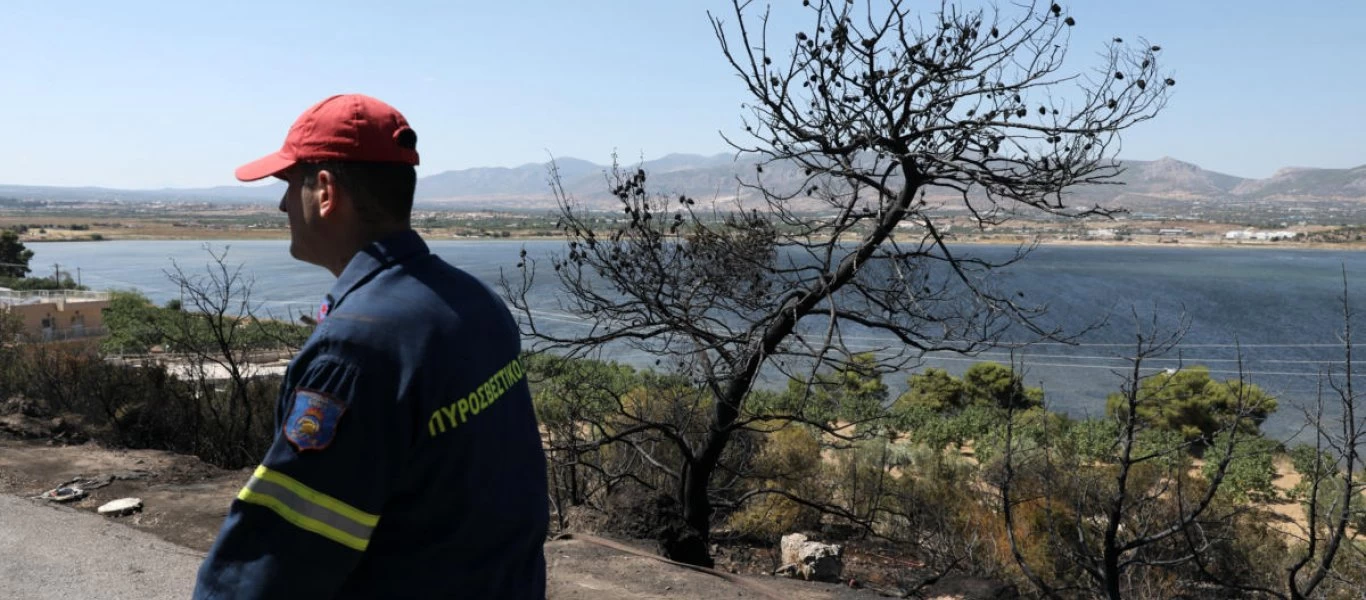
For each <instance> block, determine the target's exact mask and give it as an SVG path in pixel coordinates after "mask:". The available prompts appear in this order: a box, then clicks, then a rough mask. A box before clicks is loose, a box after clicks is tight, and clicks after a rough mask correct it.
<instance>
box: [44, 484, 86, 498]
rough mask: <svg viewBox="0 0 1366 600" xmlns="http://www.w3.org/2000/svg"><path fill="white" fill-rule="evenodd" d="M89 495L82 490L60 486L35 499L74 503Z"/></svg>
mask: <svg viewBox="0 0 1366 600" xmlns="http://www.w3.org/2000/svg"><path fill="white" fill-rule="evenodd" d="M89 495H90V492H87V491H86V490H84V489H82V488H79V487H74V486H66V485H60V486H57V487H55V488H52V489H50V490H48V491H46V492H43V493H41V494H39V495H38V496H37V498H38V499H39V500H47V501H49V502H75V501H77V500H80V499H81V498H84V497H86V496H89Z"/></svg>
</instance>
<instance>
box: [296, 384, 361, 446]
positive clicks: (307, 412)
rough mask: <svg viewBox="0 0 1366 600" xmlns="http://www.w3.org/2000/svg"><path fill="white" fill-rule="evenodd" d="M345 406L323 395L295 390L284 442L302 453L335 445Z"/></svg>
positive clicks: (301, 389)
mask: <svg viewBox="0 0 1366 600" xmlns="http://www.w3.org/2000/svg"><path fill="white" fill-rule="evenodd" d="M344 412H346V405H345V404H343V403H342V402H341V401H340V400H337V399H336V398H333V397H332V396H329V395H327V394H324V393H322V392H315V391H313V390H307V389H303V388H299V389H297V390H294V405H293V407H292V408H290V409H289V416H288V417H286V418H285V423H284V434H285V439H287V440H289V443H291V444H293V445H294V448H295V449H297V450H298V451H300V452H303V451H305V450H322V449H324V448H326V447H328V446H329V445H330V444H332V438H333V437H334V436H335V435H336V433H337V422H338V421H340V420H341V416H342V413H344Z"/></svg>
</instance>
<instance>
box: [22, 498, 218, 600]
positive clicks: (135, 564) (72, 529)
mask: <svg viewBox="0 0 1366 600" xmlns="http://www.w3.org/2000/svg"><path fill="white" fill-rule="evenodd" d="M202 559H203V555H202V554H200V553H198V552H195V551H193V550H190V549H187V548H182V547H180V546H177V545H175V544H171V543H168V542H165V541H162V540H161V539H159V538H157V537H155V536H152V535H150V534H147V533H144V532H141V531H138V530H136V529H133V528H132V527H128V526H125V525H123V524H121V523H118V522H116V521H115V520H113V519H111V518H107V517H101V516H98V515H93V514H90V513H83V512H77V511H75V510H73V509H68V508H65V507H56V506H46V505H43V504H39V503H36V502H34V501H31V500H26V499H22V498H15V497H12V496H5V495H0V598H6V599H13V600H48V599H52V600H90V599H100V600H104V599H108V600H121V599H124V598H126V599H128V600H161V599H163V598H164V599H172V598H175V599H178V600H180V599H184V598H189V597H190V593H191V591H192V590H193V588H194V575H195V572H196V570H197V569H198V568H199V562H200V561H201V560H202Z"/></svg>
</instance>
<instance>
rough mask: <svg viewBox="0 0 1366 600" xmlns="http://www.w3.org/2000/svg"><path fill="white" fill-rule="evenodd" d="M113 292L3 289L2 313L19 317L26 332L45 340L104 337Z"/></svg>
mask: <svg viewBox="0 0 1366 600" xmlns="http://www.w3.org/2000/svg"><path fill="white" fill-rule="evenodd" d="M106 308H109V292H87V291H75V290H60V291H27V292H20V291H14V290H10V289H6V288H0V311H4V312H8V313H11V314H15V315H18V317H19V320H20V323H21V324H22V327H23V333H24V334H26V335H27V336H29V337H30V338H32V339H36V340H42V341H55V340H70V339H79V338H88V337H96V336H102V335H104V309H106Z"/></svg>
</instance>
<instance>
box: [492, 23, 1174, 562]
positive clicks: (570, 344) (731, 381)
mask: <svg viewBox="0 0 1366 600" xmlns="http://www.w3.org/2000/svg"><path fill="white" fill-rule="evenodd" d="M912 4H913V3H910V2H901V1H892V2H879V3H868V5H867V6H865V5H863V3H853V2H833V1H828V0H820V1H809V2H803V6H804V8H803V9H801V10H804V11H806V13H805V14H806V15H808V16H809V26H808V27H807V28H806V29H804V30H802V31H795V32H779V31H776V29H775V28H774V27H771V24H770V22H769V13H768V12H767V10H766V9H764V10H762V11H756V8H755V6H754V5H753V4H751V3H750V2H742V1H739V0H737V1H736V2H734V3H733V8H734V15H733V16H734V22H733V23H727V22H725V21H723V20H722V18H721V17H720V16H716V15H712V16H711V22H712V25H713V28H714V32H715V35H716V39H717V40H718V42H719V43H720V50H721V52H722V54H723V55H724V57H725V59H726V60H727V61H728V62H729V64H730V65H731V66H732V67H733V69H734V72H735V74H736V75H737V76H738V78H739V80H740V82H741V84H742V85H743V87H744V89H745V91H746V92H747V95H748V96H749V100H748V101H747V102H746V103H745V104H744V105H743V107H744V109H745V110H746V111H747V114H746V115H745V116H744V122H743V127H744V131H745V134H744V135H743V136H742V137H735V136H732V137H727V141H728V142H729V143H731V144H732V145H733V147H734V148H735V149H736V150H737V151H738V153H739V159H738V160H737V163H736V164H737V165H741V166H742V167H743V169H744V170H743V171H742V175H741V176H740V177H739V179H738V181H737V188H736V189H737V193H736V194H735V196H734V197H733V198H725V199H722V198H715V199H712V200H710V201H706V202H702V203H699V202H698V200H696V199H694V198H688V197H685V196H675V195H670V196H669V197H665V196H662V195H658V194H653V193H651V192H649V191H647V187H646V173H645V172H644V171H632V170H622V169H614V170H613V173H611V174H610V175H609V178H608V179H609V181H608V185H609V187H610V189H611V191H612V193H613V195H614V196H615V198H616V200H617V201H619V204H618V206H617V208H616V209H615V211H614V212H615V214H613V213H602V212H596V211H594V210H591V209H590V207H589V206H588V205H586V204H584V203H581V202H579V201H577V200H575V199H574V198H571V197H570V196H569V195H568V194H567V193H565V191H564V189H563V187H561V186H559V185H558V180H557V178H554V177H552V179H553V180H556V181H555V182H554V183H553V185H552V188H553V189H554V191H555V195H556V198H557V200H558V201H559V209H560V217H561V220H560V224H561V228H562V230H563V232H564V234H565V236H566V238H567V243H568V248H567V251H566V252H565V253H564V254H561V255H557V256H555V257H553V258H552V259H551V262H552V265H553V267H554V270H555V272H554V275H555V278H556V279H557V283H558V284H559V286H560V288H561V291H560V292H559V293H558V296H557V297H558V298H560V300H559V302H560V305H559V306H558V308H559V309H560V310H562V311H566V312H571V313H573V314H574V315H576V317H578V318H581V319H582V323H583V324H584V327H583V328H580V329H577V330H574V331H572V332H570V333H563V332H562V331H556V330H553V329H547V328H546V327H545V326H544V320H538V311H539V310H540V309H541V308H544V306H537V305H536V304H535V302H533V301H531V300H530V299H531V297H532V296H531V295H529V294H528V291H529V290H530V289H531V286H532V283H533V280H534V278H535V273H536V267H537V264H538V263H537V261H535V260H534V259H535V257H524V260H522V262H521V263H520V264H519V267H520V269H521V274H520V281H511V282H508V281H505V282H504V283H505V285H506V286H507V288H506V292H507V294H508V296H509V297H510V298H512V301H513V303H514V304H515V305H516V308H518V309H519V310H520V311H521V312H523V313H524V314H523V317H524V324H525V326H524V329H525V331H526V332H527V333H528V334H529V335H530V336H532V337H533V338H535V339H537V340H539V342H540V343H539V344H538V348H540V349H552V350H555V349H557V350H559V351H562V352H568V353H570V354H576V355H598V356H601V355H602V352H603V351H604V350H607V351H609V352H612V351H615V350H612V349H620V348H632V349H635V350H639V351H644V352H646V353H648V354H650V355H652V356H655V357H657V358H658V359H659V360H660V361H661V362H660V364H661V365H663V366H665V367H667V368H669V369H671V370H676V372H677V373H680V374H683V375H686V376H688V377H689V378H690V379H691V381H693V382H694V383H695V384H696V386H697V389H698V390H699V393H700V394H702V395H704V396H705V398H702V399H699V401H697V402H695V403H694V404H695V405H696V406H697V407H699V410H703V411H705V414H704V417H705V428H704V429H703V431H702V432H701V433H699V434H696V435H693V432H692V431H680V430H678V429H674V428H670V426H669V425H668V423H665V422H662V421H652V420H649V419H644V418H638V419H635V420H634V421H633V423H634V424H633V427H634V429H633V431H643V432H649V433H650V434H651V435H658V436H660V437H661V438H662V439H664V440H667V441H668V442H669V443H671V444H672V445H673V446H674V447H675V448H674V450H673V451H676V452H677V454H678V456H679V457H680V458H679V460H680V461H681V467H680V468H679V469H677V470H675V471H674V473H673V474H674V477H675V481H676V484H677V485H676V488H675V489H674V490H671V493H672V494H673V495H674V497H675V498H676V499H677V500H678V503H679V504H680V505H681V507H682V513H683V517H684V519H685V520H686V522H687V524H688V525H689V526H690V527H691V528H693V529H695V530H696V532H697V533H698V534H699V535H700V538H701V540H702V541H703V542H705V541H706V539H707V535H708V532H709V529H710V527H711V524H712V515H713V510H714V507H715V506H723V505H725V504H726V501H727V499H726V498H725V497H724V494H723V493H722V492H721V491H720V490H721V488H724V487H726V485H728V483H727V482H729V481H731V477H733V476H734V475H735V474H736V473H735V471H734V470H733V469H732V468H731V466H730V465H725V464H723V457H724V456H725V455H726V453H727V448H728V445H729V444H730V443H731V441H732V439H733V438H734V437H735V436H736V435H737V433H739V432H745V431H747V430H751V429H760V430H761V429H762V428H761V427H759V426H758V425H759V424H760V423H770V422H772V421H773V420H775V419H776V420H784V419H786V420H794V421H805V422H808V424H811V425H814V426H817V427H823V426H825V425H826V424H825V423H821V422H819V420H815V419H810V418H808V416H807V415H806V414H805V411H804V403H797V404H795V405H792V404H791V403H789V405H784V406H773V405H771V404H764V403H759V402H753V401H752V399H753V398H754V397H755V394H753V393H752V392H754V391H755V390H756V382H757V381H758V380H759V378H760V377H761V375H765V374H770V373H782V374H785V375H788V376H792V377H794V378H797V379H798V380H799V381H809V380H811V379H812V378H813V376H814V375H815V374H816V372H817V370H823V371H829V370H831V369H841V368H849V367H851V366H852V365H853V357H854V356H855V355H857V354H859V353H863V352H872V353H874V355H875V356H876V357H877V360H876V368H877V369H878V372H881V373H886V372H889V371H891V370H895V369H899V368H903V367H905V366H907V365H908V364H910V363H913V362H914V361H916V360H917V359H918V358H919V357H920V356H921V355H923V353H925V352H931V351H956V352H964V353H971V352H974V351H978V350H981V349H983V348H985V347H987V346H989V345H990V344H991V343H992V342H993V341H996V340H998V339H999V338H1000V336H1001V335H1002V333H1003V332H1004V331H1006V330H1007V329H1008V328H1018V329H1019V330H1021V331H1025V332H1029V333H1030V334H1031V335H1033V336H1052V335H1056V334H1057V333H1058V332H1057V331H1055V330H1053V329H1052V328H1050V327H1048V326H1045V325H1042V324H1041V323H1040V321H1039V320H1038V317H1039V315H1040V312H1039V310H1038V307H1035V306H1031V305H1028V304H1025V303H1024V301H1023V300H1020V299H1019V298H1018V297H1016V296H1014V295H1012V294H1009V293H1006V292H1002V291H1000V290H997V289H995V288H996V286H993V285H992V283H993V281H992V279H991V278H990V276H989V275H990V273H991V272H992V269H994V268H997V267H999V266H1002V265H1003V264H1007V263H1009V262H1012V261H1014V260H1018V259H1019V258H1020V257H1022V256H1023V255H1024V254H1025V252H1026V250H1027V248H1022V249H1021V250H1020V251H1018V252H1016V253H1014V254H1012V255H1011V256H1009V257H1007V258H1006V259H1003V260H998V261H992V260H987V259H984V258H981V257H980V256H978V257H970V256H964V255H961V254H960V253H959V250H960V249H959V248H956V247H955V246H953V245H952V244H951V234H950V232H949V231H948V227H947V223H948V222H949V216H948V215H950V214H959V215H961V216H960V217H959V219H960V221H959V222H958V223H959V225H960V226H961V224H962V223H967V224H969V225H970V226H972V227H976V228H987V227H990V226H992V225H996V224H999V223H1002V222H1004V221H1006V220H1007V219H1009V218H1011V216H1012V215H1015V214H1019V213H1021V212H1034V213H1049V214H1054V215H1062V216H1066V217H1077V216H1083V215H1097V214H1099V215H1105V214H1108V213H1109V212H1110V210H1109V209H1106V208H1102V207H1100V206H1089V207H1081V208H1080V209H1077V208H1074V207H1071V206H1069V205H1068V193H1067V190H1068V189H1069V188H1070V187H1072V186H1076V185H1079V184H1095V183H1106V182H1112V180H1113V178H1114V177H1115V176H1116V175H1118V174H1119V172H1120V169H1119V165H1118V163H1117V162H1116V161H1115V160H1114V153H1115V151H1116V148H1117V141H1118V139H1119V137H1118V136H1119V134H1120V133H1121V132H1122V131H1124V130H1125V129H1127V128H1129V127H1131V126H1133V125H1135V124H1136V123H1139V122H1142V121H1144V120H1147V119H1150V118H1152V117H1154V116H1155V115H1156V114H1157V113H1158V111H1159V110H1160V109H1161V108H1162V107H1163V105H1164V103H1165V101H1166V99H1167V96H1168V93H1169V90H1170V88H1171V86H1172V85H1173V84H1174V81H1173V80H1171V79H1170V78H1168V77H1167V76H1166V75H1164V74H1163V73H1162V72H1161V71H1160V70H1159V68H1158V56H1159V54H1160V48H1158V47H1156V46H1150V45H1147V44H1146V43H1145V44H1143V45H1141V46H1129V45H1125V44H1124V43H1123V41H1122V40H1118V39H1116V40H1114V42H1112V43H1111V44H1110V45H1109V47H1108V48H1107V50H1106V52H1105V53H1104V54H1103V55H1102V57H1101V60H1100V64H1099V66H1098V68H1096V69H1095V70H1094V71H1093V72H1090V73H1081V74H1067V73H1064V72H1063V64H1064V58H1065V56H1066V53H1067V46H1068V41H1069V32H1070V31H1071V28H1072V27H1073V26H1074V25H1075V24H1076V23H1075V21H1074V20H1073V18H1072V17H1070V16H1068V15H1067V14H1065V13H1064V11H1063V9H1062V7H1060V6H1058V5H1050V4H1043V5H1038V4H1034V5H1028V6H1018V7H1012V8H1011V9H1010V10H1009V12H1001V11H999V10H963V9H960V8H959V7H958V6H957V5H956V4H954V3H949V2H945V3H943V4H941V5H939V6H938V7H937V8H935V9H933V10H923V11H922V10H919V9H918V8H917V9H914V10H913V8H912ZM915 4H916V5H917V6H918V3H915ZM874 5H876V6H874ZM604 214H606V215H608V216H615V217H617V219H616V221H615V222H612V221H611V220H604V219H602V218H601V217H602V216H603V215H604ZM541 264H542V266H544V263H541ZM542 271H543V272H544V271H545V269H542ZM514 279H515V278H514ZM541 316H542V317H544V316H545V315H544V313H541ZM561 329H563V328H561ZM859 337H862V338H864V339H855V338H859ZM869 338H872V341H871V342H870V341H869ZM761 404H763V405H762V406H761ZM621 431H622V430H617V431H616V432H614V433H613V434H611V435H604V436H603V437H602V439H600V440H599V443H604V444H605V443H614V442H619V441H622V440H623V439H624V434H622V433H621ZM718 482H722V483H718Z"/></svg>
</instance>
